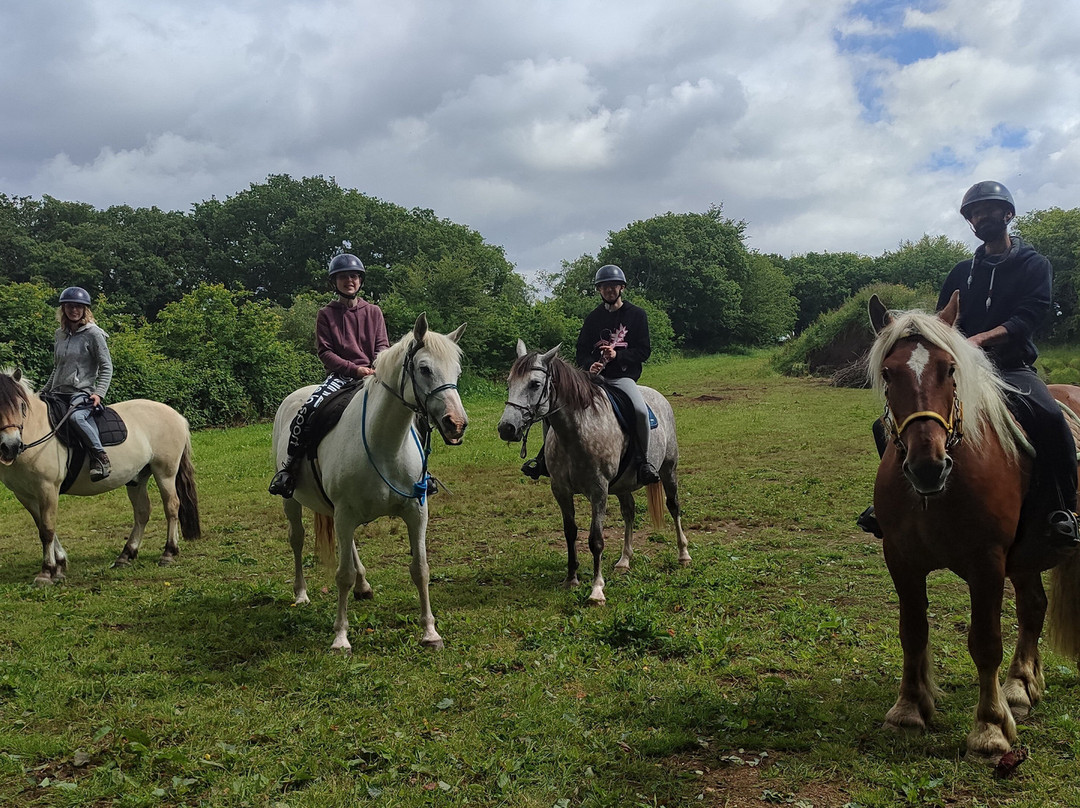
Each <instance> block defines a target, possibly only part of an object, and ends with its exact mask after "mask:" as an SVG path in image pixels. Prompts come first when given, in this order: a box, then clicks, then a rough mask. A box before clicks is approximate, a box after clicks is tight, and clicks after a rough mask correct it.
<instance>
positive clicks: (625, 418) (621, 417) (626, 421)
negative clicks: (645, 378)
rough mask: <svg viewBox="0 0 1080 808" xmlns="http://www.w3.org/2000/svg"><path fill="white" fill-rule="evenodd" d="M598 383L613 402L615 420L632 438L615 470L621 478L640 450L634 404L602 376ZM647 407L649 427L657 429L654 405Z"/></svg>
mask: <svg viewBox="0 0 1080 808" xmlns="http://www.w3.org/2000/svg"><path fill="white" fill-rule="evenodd" d="M597 383H598V384H599V385H600V387H601V388H602V389H603V390H604V392H605V393H607V397H608V401H610V402H611V409H612V411H613V412H614V413H615V420H616V422H618V424H619V429H621V430H622V431H623V434H624V435H626V436H627V437H628V438H629V439H630V440H629V442H628V444H627V447H626V451H625V452H623V456H622V457H621V458H620V459H619V470H618V471H617V472H615V479H616V480H617V479H619V478H620V477H621V476H622V475H623V473H624V472H625V471H626V469H627V467H628V466H629V465H630V460H631V458H633V456H634V454H635V453H636V452H637V451H638V445H637V443H638V441H637V429H635V428H634V423H633V418H634V405H633V404H632V403H631V401H630V397H629V396H627V395H626V393H624V392H623V391H622V390H620V389H619V388H618V387H614V386H612V385H610V384H605V383H604V380H603V379H602V378H600V379H597ZM645 409H646V410H647V411H648V413H649V429H656V427H657V426H659V422H658V421H657V420H656V413H654V412H653V411H652V407H650V406H649V405H648V404H646V405H645Z"/></svg>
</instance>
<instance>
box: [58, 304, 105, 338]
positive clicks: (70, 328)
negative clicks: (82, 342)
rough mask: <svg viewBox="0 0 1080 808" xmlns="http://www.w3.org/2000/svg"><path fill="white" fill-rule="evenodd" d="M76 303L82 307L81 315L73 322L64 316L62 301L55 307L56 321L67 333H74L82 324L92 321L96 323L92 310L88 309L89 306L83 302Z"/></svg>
mask: <svg viewBox="0 0 1080 808" xmlns="http://www.w3.org/2000/svg"><path fill="white" fill-rule="evenodd" d="M68 305H70V304H68ZM76 305H79V306H82V307H83V316H82V317H80V318H79V319H78V320H76V321H75V322H74V323H73V322H71V320H69V319H68V318H67V317H65V316H64V304H63V303H61V304H60V306H59V307H58V308H57V309H56V322H58V323H60V327H61V328H62V329H64V330H65V331H67V332H68V333H69V334H74V333H75V332H76V331H78V330H79V329H80V328H82V327H83V326H84V325H87V324H88V323H94V324H95V325H96V324H97V320H95V319H94V312H92V311H90V307H89V306H87V305H86V304H85V303H78V304H76Z"/></svg>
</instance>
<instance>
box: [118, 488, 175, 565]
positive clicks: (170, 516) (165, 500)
mask: <svg viewBox="0 0 1080 808" xmlns="http://www.w3.org/2000/svg"><path fill="white" fill-rule="evenodd" d="M154 479H155V480H156V481H157V486H158V493H160V494H161V507H162V509H163V510H164V511H165V549H164V550H162V552H161V558H159V559H158V566H160V567H167V566H169V565H170V564H172V563H173V560H174V559H175V558H176V557H177V556H178V555H180V495H179V494H178V493H177V492H176V475H173V476H171V477H166V476H165V475H164V474H159V475H156V476H155V477H154ZM142 488H143V490H144V491H145V490H146V483H145V482H144V483H143V484H142ZM128 492H129V493H130V492H131V489H130V488H128ZM149 507H150V506H149V503H147V510H149ZM145 524H146V523H145V522H144V523H143V525H144V526H145Z"/></svg>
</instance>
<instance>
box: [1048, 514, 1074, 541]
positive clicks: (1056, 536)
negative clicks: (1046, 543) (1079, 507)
mask: <svg viewBox="0 0 1080 808" xmlns="http://www.w3.org/2000/svg"><path fill="white" fill-rule="evenodd" d="M1046 521H1047V529H1046V535H1047V538H1049V539H1050V543H1051V544H1053V545H1054V546H1060V547H1064V548H1070V547H1077V546H1080V530H1078V526H1077V522H1076V514H1075V513H1073V512H1072V511H1051V512H1050V516H1049V517H1047V520H1046Z"/></svg>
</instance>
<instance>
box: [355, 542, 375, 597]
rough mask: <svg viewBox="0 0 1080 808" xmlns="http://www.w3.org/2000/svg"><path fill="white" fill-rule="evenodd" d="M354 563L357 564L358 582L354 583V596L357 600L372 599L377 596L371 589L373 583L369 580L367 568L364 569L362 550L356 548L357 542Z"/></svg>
mask: <svg viewBox="0 0 1080 808" xmlns="http://www.w3.org/2000/svg"><path fill="white" fill-rule="evenodd" d="M352 552H353V563H354V564H355V565H356V583H354V584H353V597H354V598H356V599H357V600H371V599H372V598H373V597H375V593H374V592H372V591H371V584H369V583H368V580H367V570H366V569H364V565H363V564H361V563H360V551H359V550H357V549H356V542H355V541H354V542H353V546H352Z"/></svg>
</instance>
